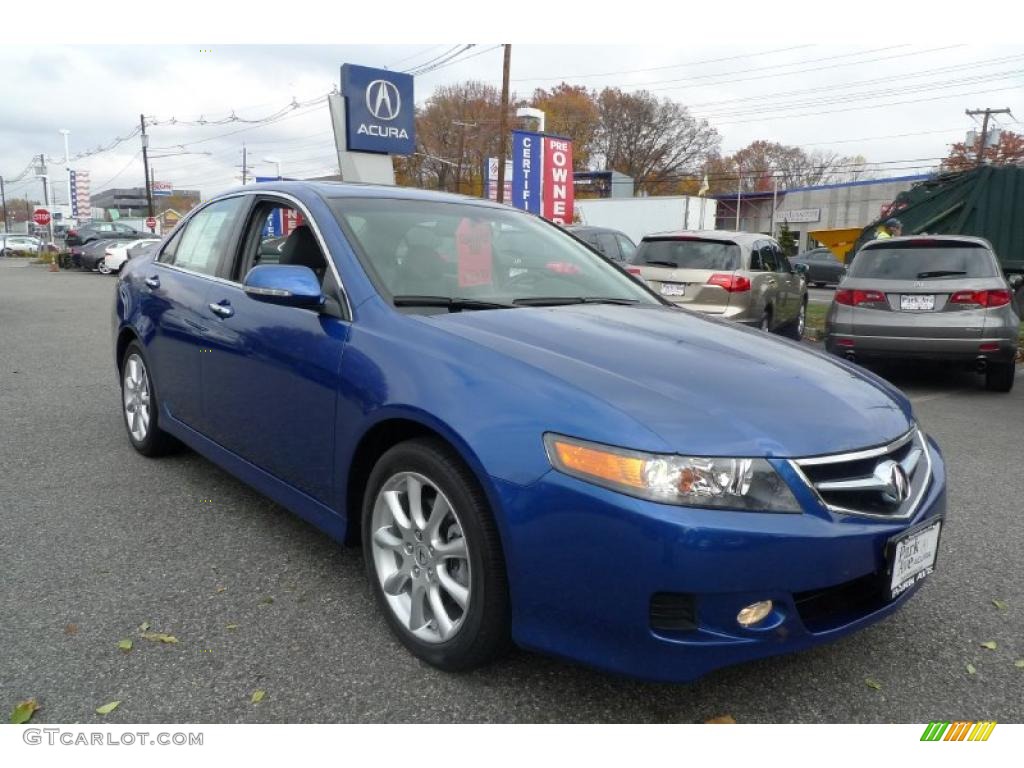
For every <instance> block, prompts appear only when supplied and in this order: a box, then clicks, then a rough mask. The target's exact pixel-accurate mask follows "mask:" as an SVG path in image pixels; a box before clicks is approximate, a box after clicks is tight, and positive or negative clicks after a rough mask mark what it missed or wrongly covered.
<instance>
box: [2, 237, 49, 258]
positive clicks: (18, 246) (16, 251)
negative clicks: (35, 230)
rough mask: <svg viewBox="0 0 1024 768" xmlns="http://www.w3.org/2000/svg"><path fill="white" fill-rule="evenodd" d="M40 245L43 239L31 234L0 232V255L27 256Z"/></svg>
mask: <svg viewBox="0 0 1024 768" xmlns="http://www.w3.org/2000/svg"><path fill="white" fill-rule="evenodd" d="M42 247H43V241H42V240H40V239H39V238H36V237H32V236H31V235H17V234H13V233H11V234H0V256H29V255H31V254H35V253H38V252H39V250H40V249H41V248H42Z"/></svg>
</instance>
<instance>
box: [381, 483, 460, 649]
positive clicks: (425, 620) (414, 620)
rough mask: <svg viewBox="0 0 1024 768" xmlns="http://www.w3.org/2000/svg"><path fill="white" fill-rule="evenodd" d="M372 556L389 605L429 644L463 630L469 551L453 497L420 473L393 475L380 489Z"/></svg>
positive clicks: (396, 615)
mask: <svg viewBox="0 0 1024 768" xmlns="http://www.w3.org/2000/svg"><path fill="white" fill-rule="evenodd" d="M372 530H373V535H372V537H371V541H372V547H373V559H374V564H375V566H376V571H377V578H378V579H379V580H380V585H381V589H383V590H384V594H385V596H386V600H387V603H388V606H389V607H390V608H391V611H392V612H393V613H394V615H395V617H396V618H397V619H398V620H399V621H400V622H401V623H402V625H403V626H404V627H405V628H406V629H407V630H409V632H411V633H412V634H413V635H415V636H416V637H418V638H419V639H420V640H423V641H425V642H428V643H440V642H443V641H445V640H449V639H451V638H452V637H454V636H455V634H456V633H458V631H459V629H460V628H461V626H462V620H463V618H464V617H465V616H466V611H467V610H468V608H469V603H470V599H471V582H470V570H469V569H470V565H469V551H468V548H467V544H466V537H465V535H464V534H463V530H462V523H461V522H460V521H459V518H458V515H456V513H455V510H454V509H452V505H451V502H449V501H448V499H447V498H446V497H445V495H444V493H442V492H441V489H440V488H438V487H437V486H436V485H435V484H434V483H433V482H431V480H430V479H428V478H427V477H424V476H423V475H420V474H417V473H415V472H400V473H398V474H396V475H393V476H392V477H391V478H390V479H389V480H388V481H387V482H386V483H384V486H383V487H382V488H381V489H380V492H379V493H378V494H377V500H376V502H375V503H374V506H373V518H372Z"/></svg>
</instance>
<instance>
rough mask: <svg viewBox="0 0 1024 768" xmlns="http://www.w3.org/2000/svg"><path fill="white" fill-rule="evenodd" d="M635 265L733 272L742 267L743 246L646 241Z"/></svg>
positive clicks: (677, 241)
mask: <svg viewBox="0 0 1024 768" xmlns="http://www.w3.org/2000/svg"><path fill="white" fill-rule="evenodd" d="M633 263H634V264H639V265H641V266H644V265H649V266H652V267H670V268H674V269H717V270H724V271H730V272H731V271H732V270H735V269H739V266H740V247H739V246H738V245H736V244H735V243H730V242H727V241H723V240H677V239H664V240H644V241H643V242H642V243H641V244H640V247H639V248H638V249H637V252H636V258H635V259H634V260H633Z"/></svg>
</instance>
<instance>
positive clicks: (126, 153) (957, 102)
mask: <svg viewBox="0 0 1024 768" xmlns="http://www.w3.org/2000/svg"><path fill="white" fill-rule="evenodd" d="M918 39H920V38H918ZM453 45H455V44H454V43H448V44H443V45H442V44H431V43H429V42H425V43H422V44H419V45H378V46H319V45H318V46H298V45H286V46H272V45H237V46H231V45H228V46H214V47H212V48H211V49H203V50H201V49H200V48H199V47H198V46H184V45H149V46H134V47H132V46H110V45H106V46H102V47H59V46H58V47H48V48H23V47H18V46H10V45H5V46H3V47H2V48H0V65H2V71H3V73H4V77H3V85H2V92H0V175H3V176H4V177H5V178H6V179H11V178H14V177H16V176H17V175H18V174H19V173H21V172H22V171H23V170H24V168H25V166H26V165H27V164H28V162H29V160H30V158H31V156H32V155H36V154H39V153H40V152H44V153H46V154H47V155H49V156H51V157H52V158H61V160H62V159H63V154H64V150H63V139H62V137H61V136H60V134H59V133H58V130H59V129H61V128H67V129H69V130H70V131H71V136H70V144H71V154H72V155H75V154H77V153H79V152H83V151H87V150H93V149H95V148H97V147H99V146H107V145H109V144H110V143H111V142H112V141H113V140H114V139H115V138H117V137H119V136H125V135H126V134H129V133H130V132H131V131H132V130H133V129H135V128H136V127H137V126H138V122H139V114H140V113H145V114H146V115H147V116H154V117H155V118H157V120H159V121H161V122H162V121H166V120H169V119H171V118H175V119H177V120H179V121H195V120H197V119H198V118H200V117H204V118H205V119H207V120H218V119H223V118H225V117H227V116H229V115H230V114H231V113H232V111H234V113H235V114H236V115H237V116H238V117H240V118H248V119H253V118H259V117H263V116H266V115H270V114H272V113H275V112H277V111H278V110H280V109H281V108H283V107H286V106H287V105H288V104H289V103H290V102H291V101H292V99H293V98H294V99H296V100H298V101H299V102H300V103H301V102H305V101H309V100H312V99H315V98H317V97H320V96H322V95H324V94H326V93H327V92H328V91H330V90H331V88H332V87H334V86H335V85H337V83H338V80H339V68H340V65H341V64H342V63H344V62H350V63H356V64H364V65H368V66H381V67H389V68H393V69H398V70H402V69H407V68H409V67H412V66H414V65H417V64H421V63H423V62H426V61H428V60H430V59H432V58H435V57H437V56H440V55H442V54H444V53H445V52H446V51H447V50H449V49H450V48H451V47H452V46H453ZM467 79H477V80H484V81H487V82H491V83H494V84H496V85H500V79H501V51H500V49H499V48H497V47H496V45H495V44H493V43H480V44H477V45H476V46H475V47H474V48H473V49H471V50H470V51H468V52H467V53H466V54H465V58H464V60H462V61H460V62H457V63H453V64H451V65H449V66H445V67H443V68H440V69H438V70H437V71H436V72H432V73H430V74H427V75H424V76H422V77H419V78H417V80H416V99H417V101H418V102H420V103H422V102H423V101H425V100H426V99H427V98H429V96H430V94H431V92H432V91H433V90H434V89H435V88H436V87H437V86H439V85H444V84H449V83H454V82H460V81H463V80H467ZM562 80H565V81H567V82H569V83H574V84H584V85H587V86H589V87H592V88H596V89H600V88H603V87H605V86H619V87H622V88H624V89H627V90H632V89H639V88H647V89H648V90H650V91H652V92H653V93H655V94H657V95H658V96H661V97H669V98H672V99H675V100H677V101H680V102H682V103H683V104H685V105H687V106H688V107H689V108H690V110H691V112H692V113H693V114H695V115H697V116H699V117H706V118H707V119H708V120H709V121H710V122H711V123H712V125H714V126H715V127H716V128H717V129H718V131H719V133H720V134H721V137H722V149H723V151H725V152H729V151H732V150H735V149H738V148H740V147H742V146H744V145H746V144H748V143H749V142H751V141H753V140H755V139H767V140H772V141H780V142H782V143H785V144H795V145H799V146H802V147H805V148H807V149H829V150H835V151H837V152H840V153H842V154H848V155H856V154H861V155H864V156H865V157H866V158H867V159H868V160H869V161H872V162H877V163H884V164H885V165H884V166H882V167H884V168H885V169H887V171H886V175H894V176H895V175H905V174H909V173H917V172H921V171H923V170H924V167H925V166H929V165H934V161H933V158H938V157H941V156H943V155H945V154H946V152H947V150H948V146H949V144H951V143H952V142H955V141H961V140H963V136H964V134H965V132H966V131H967V130H969V129H971V128H972V127H976V123H974V121H972V120H971V118H969V117H967V116H966V115H965V114H964V110H965V109H967V108H976V107H985V106H993V107H1004V106H1006V107H1010V108H1011V109H1013V110H1014V117H1015V118H1024V46H1010V45H999V46H979V45H956V44H953V43H949V42H934V43H914V44H899V43H897V42H892V41H890V42H879V43H877V44H875V45H860V46H836V45H813V44H809V43H808V44H803V45H798V44H796V43H792V42H791V43H788V44H787V43H786V42H785V41H781V42H780V41H778V40H777V38H773V37H765V39H764V44H763V45H760V46H759V45H757V44H754V43H751V42H749V41H748V42H743V43H737V44H736V45H732V46H728V45H715V46H711V45H705V46H701V45H693V44H689V43H688V44H687V45H686V46H685V48H684V47H669V46H608V45H603V46H566V45H559V46H556V45H516V44H514V45H513V48H512V86H513V90H514V92H515V93H516V94H517V95H519V96H528V95H529V94H530V93H531V92H532V91H533V89H534V88H537V87H549V86H552V85H555V84H557V83H559V82H560V81H562ZM1001 122H1003V124H1004V125H1005V127H1008V128H1011V129H1016V130H1021V125H1020V123H1015V122H1013V121H1010V120H1002V121H1001ZM149 132H150V134H151V137H152V138H151V140H150V146H151V147H152V150H151V152H152V155H153V156H154V159H153V161H152V163H153V166H154V168H155V169H156V178H157V180H160V181H169V182H172V183H173V184H174V185H175V186H176V187H178V188H199V189H201V190H202V191H203V192H204V194H211V193H215V192H217V191H219V190H220V189H223V188H225V187H228V186H231V185H232V184H234V183H236V181H237V176H238V174H239V172H240V171H239V168H238V167H237V166H238V165H240V163H241V147H242V142H243V141H244V142H245V143H246V145H247V146H248V149H249V157H250V165H251V167H252V169H253V170H255V172H256V173H257V174H266V175H271V174H273V166H272V165H270V164H268V163H267V162H265V161H264V158H268V157H269V158H277V159H278V160H280V162H281V172H282V173H283V174H284V175H288V176H298V177H302V176H311V175H317V174H327V173H332V172H336V167H335V160H334V153H333V141H332V138H331V125H330V118H329V116H328V112H327V108H326V105H322V104H321V105H317V106H312V107H305V108H300V109H297V110H294V111H293V112H292V113H291V114H289V115H288V116H287V118H286V119H282V120H280V121H278V122H276V123H273V124H271V125H264V126H258V127H251V126H246V125H245V124H242V123H234V124H227V125H218V126H205V127H203V126H183V125H168V124H166V123H162V124H158V125H155V126H153V127H152V128H151V129H150V131H149ZM226 134H230V135H226ZM179 145H183V146H181V147H179ZM182 151H188V152H192V153H198V152H208V153H210V154H188V155H178V156H173V157H160V156H161V155H169V154H171V153H174V152H179V153H180V152H182ZM60 165H63V163H62V162H61V163H60ZM73 166H74V167H76V168H80V169H83V170H88V171H90V172H91V175H92V186H93V192H96V191H99V190H101V189H103V188H107V187H113V186H136V185H140V184H142V183H143V174H142V161H141V154H140V142H139V139H138V138H137V137H133V138H131V139H130V140H128V141H125V142H124V143H123V144H121V145H120V146H117V147H115V148H114V149H111V150H109V151H105V152H102V153H99V154H95V155H93V156H91V157H87V158H82V159H80V160H77V161H75V162H73ZM59 167H60V166H57V167H56V168H55V169H54V172H56V169H57V168H59ZM40 188H41V185H40V184H39V182H37V181H34V180H30V181H23V182H21V183H15V184H12V185H9V187H8V195H9V196H11V195H21V194H24V193H25V192H29V193H30V194H33V195H37V196H38V195H39V192H40ZM58 194H59V195H61V196H62V195H63V191H59V192H58Z"/></svg>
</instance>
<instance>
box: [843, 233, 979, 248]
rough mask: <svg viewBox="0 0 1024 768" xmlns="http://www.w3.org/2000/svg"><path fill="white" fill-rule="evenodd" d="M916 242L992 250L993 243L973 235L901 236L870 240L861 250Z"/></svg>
mask: <svg viewBox="0 0 1024 768" xmlns="http://www.w3.org/2000/svg"><path fill="white" fill-rule="evenodd" d="M915 240H916V241H920V242H921V243H922V244H923V243H925V242H933V243H934V242H944V243H968V244H970V245H975V246H981V247H982V248H988V249H989V250H992V243H990V242H989V241H988V240H986V239H985V238H984V237H974V236H973V235H901V236H900V237H885V238H882V239H881V240H869V241H868V242H866V243H864V245H863V246H862V247H861V250H864V249H865V248H884V247H885V246H887V245H893V244H895V243H912V242H914V241H915Z"/></svg>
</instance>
